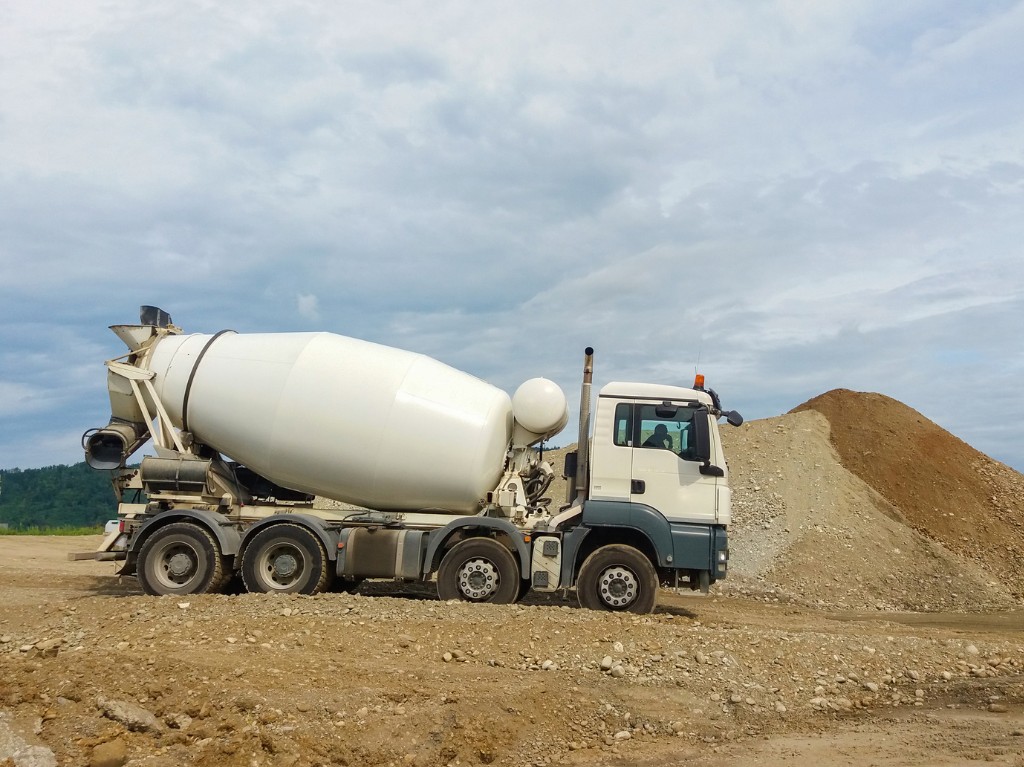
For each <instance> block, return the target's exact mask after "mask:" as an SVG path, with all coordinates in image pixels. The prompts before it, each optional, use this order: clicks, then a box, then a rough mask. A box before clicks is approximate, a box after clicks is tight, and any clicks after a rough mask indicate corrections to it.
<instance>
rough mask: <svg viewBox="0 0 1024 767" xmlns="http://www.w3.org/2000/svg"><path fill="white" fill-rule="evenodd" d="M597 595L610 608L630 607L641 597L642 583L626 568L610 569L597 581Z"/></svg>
mask: <svg viewBox="0 0 1024 767" xmlns="http://www.w3.org/2000/svg"><path fill="white" fill-rule="evenodd" d="M597 593H598V595H599V596H600V597H601V601H602V602H604V603H605V604H606V605H608V606H609V607H614V608H623V607H628V606H629V605H631V604H632V603H633V602H634V601H635V600H636V598H637V597H638V596H639V595H640V582H639V581H638V580H637V578H636V575H635V574H634V573H633V571H632V570H630V569H628V568H626V567H622V566H621V565H617V566H615V567H609V568H608V569H607V570H605V571H604V572H602V573H601V577H600V578H598V580H597Z"/></svg>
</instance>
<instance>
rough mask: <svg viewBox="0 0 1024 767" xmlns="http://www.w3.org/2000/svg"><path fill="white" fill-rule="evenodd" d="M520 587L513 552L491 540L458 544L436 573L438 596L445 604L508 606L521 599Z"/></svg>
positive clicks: (466, 541) (443, 560)
mask: <svg viewBox="0 0 1024 767" xmlns="http://www.w3.org/2000/svg"><path fill="white" fill-rule="evenodd" d="M519 583H520V577H519V566H518V565H517V564H516V560H515V557H513V556H512V552H510V551H509V550H508V549H506V548H505V547H504V546H502V545H501V544H500V543H498V542H497V541H495V540H492V539H490V538H470V539H469V540H465V541H462V542H461V543H457V544H455V545H454V546H452V547H451V548H450V549H449V550H448V553H447V554H445V555H444V559H442V560H441V567H439V568H438V570H437V595H438V596H439V597H440V598H441V599H444V600H448V599H462V600H464V601H466V602H491V603H492V604H498V605H508V604H512V603H513V602H515V601H516V598H517V597H518V596H519Z"/></svg>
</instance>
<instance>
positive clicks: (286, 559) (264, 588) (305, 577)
mask: <svg viewBox="0 0 1024 767" xmlns="http://www.w3.org/2000/svg"><path fill="white" fill-rule="evenodd" d="M242 580H243V581H245V587H246V588H247V589H248V590H249V591H252V592H256V593H259V594H318V593H320V592H321V591H324V590H326V589H327V587H328V586H329V585H330V582H331V570H330V561H329V560H328V559H327V550H326V549H325V548H324V545H323V543H321V542H320V539H319V538H318V537H317V535H316V534H315V533H314V532H313V531H312V530H309V529H307V528H305V527H300V526H299V525H292V524H278V525H271V526H270V527H268V528H266V529H264V530H260V531H259V532H258V533H256V535H254V536H253V539H252V541H250V542H249V545H248V546H246V548H245V553H244V554H243V555H242Z"/></svg>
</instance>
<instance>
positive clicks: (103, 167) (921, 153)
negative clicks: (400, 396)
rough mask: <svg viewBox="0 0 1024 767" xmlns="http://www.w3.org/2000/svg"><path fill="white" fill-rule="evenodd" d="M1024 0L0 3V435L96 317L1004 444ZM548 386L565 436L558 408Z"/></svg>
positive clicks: (59, 409)
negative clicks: (311, 340) (898, 411)
mask: <svg viewBox="0 0 1024 767" xmlns="http://www.w3.org/2000/svg"><path fill="white" fill-rule="evenodd" d="M1022 40H1024V2H1015V1H1012V0H973V1H972V2H969V3H964V2H951V1H949V2H947V1H945V0H928V1H927V2H925V1H924V0H906V1H905V2H901V3H893V2H891V0H885V1H884V2H883V1H882V0H877V1H875V0H864V1H863V2H847V0H841V1H838V0H836V1H832V0H822V1H820V2H813V3H810V2H797V1H796V0H761V1H759V0H743V1H739V0H675V1H673V2H644V1H642V0H641V1H639V2H635V3H629V4H626V3H619V2H604V1H602V0H588V1H587V2H559V3H550V2H529V1H527V2H488V3H477V2H469V1H468V0H467V1H465V2H445V1H444V0H431V2H392V3H386V4H385V3H377V2H340V3H315V2H291V1H290V0H282V1H281V2H274V3H255V2H239V3H223V2H189V1H187V0H182V1H181V2H174V3H169V2H155V3H154V2H133V1H132V0H124V1H118V2H111V1H105V2H95V1H93V0H74V1H73V2H50V1H48V0H31V2H27V1H24V0H5V2H3V3H2V4H0V468H14V467H20V468H32V467H39V466H46V465H52V464H58V463H75V462H78V461H80V460H82V450H81V435H82V433H83V432H84V431H85V430H87V429H90V428H94V427H99V426H102V425H104V424H106V422H107V419H108V416H109V400H108V398H107V393H106V372H105V369H104V367H103V362H104V360H106V359H109V358H112V357H115V356H118V355H119V354H121V353H122V352H123V351H124V347H123V345H122V344H121V342H120V341H119V340H118V339H117V338H116V337H115V336H114V335H113V334H112V333H110V332H109V331H108V330H107V327H108V326H109V325H114V324H131V323H134V322H136V321H137V320H138V311H139V310H138V307H139V306H140V305H141V304H151V305H156V306H160V307H162V308H163V309H165V310H166V311H168V312H169V313H170V314H171V316H172V317H173V319H174V322H175V323H176V324H177V325H180V326H181V327H183V328H184V329H185V330H186V331H188V332H204V333H213V332H216V331H218V330H221V329H225V328H231V329H234V330H237V331H239V332H276V331H282V332H283V331H299V330H327V331H332V332H335V333H340V334H343V335H349V336H355V337H357V338H363V339H366V340H370V341H375V342H379V343H383V344H389V345H392V346H397V347H400V348H404V349H410V350H413V351H416V352H422V353H425V354H429V355H431V356H433V357H436V358H438V359H440V360H442V361H443V362H446V363H448V364H450V365H452V366H454V367H456V368H459V369H461V370H465V371H467V372H470V373H472V374H474V375H476V376H478V377H480V378H482V379H484V380H487V381H489V382H491V383H493V384H495V385H496V386H499V387H501V388H503V389H505V390H507V391H509V392H510V393H511V392H512V391H514V390H515V388H516V387H517V386H518V385H519V384H520V383H521V382H522V381H524V380H526V379H528V378H532V377H534V376H546V377H548V378H551V379H553V380H555V381H556V382H558V383H559V384H560V385H561V386H562V388H563V389H564V390H565V392H566V394H567V396H568V399H569V402H570V411H571V412H573V413H574V415H575V413H576V412H578V391H579V380H580V375H581V366H582V356H583V349H584V347H586V346H593V347H594V348H595V349H596V359H595V383H596V384H597V385H601V384H603V383H606V382H608V381H612V380H626V381H650V382H657V383H669V384H680V385H690V384H691V383H692V380H693V374H694V372H695V370H696V369H697V368H699V369H700V371H701V372H703V373H704V375H705V376H706V378H707V382H708V385H709V386H711V387H713V388H715V389H716V390H717V391H718V392H719V394H720V395H721V397H722V400H723V404H724V406H725V407H726V408H732V409H736V410H739V411H740V412H741V413H742V414H743V415H744V416H745V417H746V418H748V419H753V418H765V417H771V416H775V415H779V414H781V413H784V412H786V411H788V410H789V409H791V408H793V407H795V406H797V405H799V404H800V403H802V402H804V401H806V400H808V399H810V398H811V397H814V396H816V395H818V394H821V393H823V392H826V391H828V390H831V389H835V388H846V389H853V390H858V391H873V392H880V393H882V394H886V395H888V396H890V397H894V398H896V399H898V400H900V401H902V402H904V403H906V404H907V405H909V406H911V407H913V408H914V409H916V410H918V411H920V412H921V413H922V414H924V415H925V416H926V417H928V418H930V419H931V420H933V421H935V422H936V423H938V424H939V425H940V426H942V427H944V428H946V429H948V430H949V431H951V432H952V433H954V434H955V435H956V436H958V437H960V438H961V439H963V440H965V441H967V442H968V443H970V444H971V445H973V446H974V447H976V448H977V449H979V450H981V451H983V452H985V453H987V454H988V455H990V456H992V457H994V458H996V459H998V460H1000V461H1003V462H1004V463H1007V464H1009V465H1010V466H1012V467H1014V468H1016V469H1018V470H1024V440H1021V439H1020V438H1019V432H1020V429H1021V425H1022V423H1024V400H1022V398H1021V397H1020V396H1019V390H1020V388H1021V387H1020V385H1021V382H1022V378H1024V375H1022V374H1024V351H1022V341H1021V328H1022V326H1024V322H1022V320H1024V257H1022V248H1024V77H1021V71H1022V68H1024V54H1022V52H1021V41H1022ZM574 421H575V418H574V419H573V423H571V424H570V426H569V428H568V429H567V430H566V432H564V433H563V435H562V436H561V437H556V438H555V439H554V440H553V442H554V443H555V444H567V443H569V442H572V441H575V432H574V429H575V426H574Z"/></svg>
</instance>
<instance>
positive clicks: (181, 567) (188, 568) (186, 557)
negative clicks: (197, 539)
mask: <svg viewBox="0 0 1024 767" xmlns="http://www.w3.org/2000/svg"><path fill="white" fill-rule="evenodd" d="M195 569H196V562H195V559H194V558H193V557H192V556H191V555H190V553H188V552H185V551H175V552H174V553H172V554H171V555H170V556H169V557H167V559H166V570H167V575H168V577H170V578H171V579H172V580H174V581H180V580H182V579H184V578H187V577H188V576H189V575H190V574H191V573H192V572H193V571H194V570H195Z"/></svg>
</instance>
